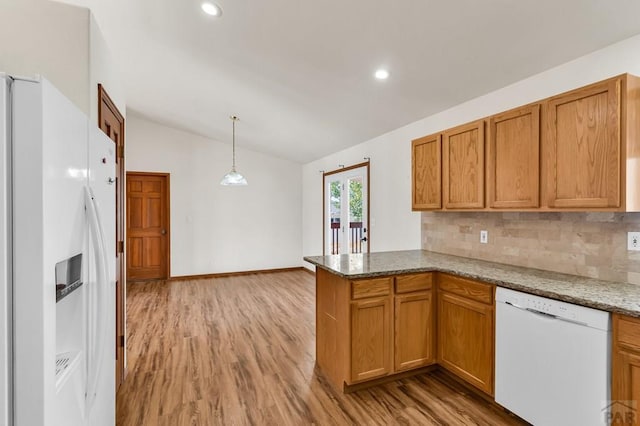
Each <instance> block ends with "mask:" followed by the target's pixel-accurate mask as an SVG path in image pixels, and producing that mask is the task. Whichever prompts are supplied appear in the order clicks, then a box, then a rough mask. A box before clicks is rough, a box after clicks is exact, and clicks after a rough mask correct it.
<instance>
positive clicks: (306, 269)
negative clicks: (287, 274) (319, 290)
mask: <svg viewBox="0 0 640 426" xmlns="http://www.w3.org/2000/svg"><path fill="white" fill-rule="evenodd" d="M302 270H303V271H304V272H306V273H307V274H310V275H313V276H314V277H315V276H316V273H315V272H313V271H312V270H311V269H308V268H305V267H304V266H303V267H302Z"/></svg>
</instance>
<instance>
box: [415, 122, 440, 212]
mask: <svg viewBox="0 0 640 426" xmlns="http://www.w3.org/2000/svg"><path fill="white" fill-rule="evenodd" d="M411 167H412V170H411V179H412V185H411V194H412V197H411V200H412V201H411V208H412V209H413V210H429V209H440V208H442V136H441V135H440V134H437V135H431V136H425V137H423V138H420V139H416V140H414V141H412V142H411Z"/></svg>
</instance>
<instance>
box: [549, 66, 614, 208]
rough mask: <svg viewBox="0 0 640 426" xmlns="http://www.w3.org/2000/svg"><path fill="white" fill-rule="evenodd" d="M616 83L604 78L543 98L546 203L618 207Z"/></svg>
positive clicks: (565, 206)
mask: <svg viewBox="0 0 640 426" xmlns="http://www.w3.org/2000/svg"><path fill="white" fill-rule="evenodd" d="M621 82H622V79H621V78H615V79H611V80H607V81H605V82H602V83H598V84H594V85H591V86H587V87H584V88H582V89H578V90H574V91H572V92H569V93H566V94H563V95H560V96H556V97H554V98H551V99H549V101H548V102H547V105H546V110H547V113H546V125H547V132H546V139H545V144H546V147H545V149H546V158H545V164H546V173H547V176H546V182H547V203H548V205H549V207H555V208H608V207H609V208H615V207H620V205H621V182H622V176H621V165H622V152H621V141H620V139H621V126H620V124H621V122H620V120H621Z"/></svg>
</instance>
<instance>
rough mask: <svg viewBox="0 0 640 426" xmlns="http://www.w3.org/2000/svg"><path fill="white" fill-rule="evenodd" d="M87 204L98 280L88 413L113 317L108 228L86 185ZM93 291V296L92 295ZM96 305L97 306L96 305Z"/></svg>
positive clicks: (93, 302)
mask: <svg viewBox="0 0 640 426" xmlns="http://www.w3.org/2000/svg"><path fill="white" fill-rule="evenodd" d="M85 196H86V205H87V212H88V213H89V214H88V218H89V228H90V231H91V239H92V241H93V248H94V253H95V256H96V270H97V271H96V272H97V273H96V283H95V286H94V288H90V291H89V294H90V297H89V309H88V311H89V324H90V327H91V329H92V333H91V334H92V336H90V337H91V338H90V339H89V341H90V342H91V343H90V347H89V348H88V360H89V362H88V372H87V415H88V413H89V412H90V411H91V407H92V406H93V403H94V401H95V397H96V392H97V385H98V377H99V375H100V370H101V368H102V362H103V358H104V357H103V355H104V346H105V339H106V338H107V336H105V329H106V326H107V321H109V318H110V312H109V311H108V309H106V303H107V300H108V298H109V292H108V290H109V283H110V280H109V270H108V268H107V264H108V261H107V250H106V244H105V239H104V231H103V229H104V228H103V227H102V222H101V220H100V210H99V208H98V205H97V201H96V199H95V197H94V196H93V191H92V190H91V188H89V187H85ZM91 295H92V296H91ZM94 308H95V309H94Z"/></svg>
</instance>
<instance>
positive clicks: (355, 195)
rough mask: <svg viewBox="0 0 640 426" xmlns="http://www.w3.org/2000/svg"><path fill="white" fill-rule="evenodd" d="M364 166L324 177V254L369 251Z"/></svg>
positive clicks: (366, 183) (366, 190)
mask: <svg viewBox="0 0 640 426" xmlns="http://www.w3.org/2000/svg"><path fill="white" fill-rule="evenodd" d="M367 176H368V174H367V168H366V167H365V166H363V167H359V168H357V169H353V170H347V171H345V172H340V173H334V174H331V175H328V176H325V181H324V185H325V200H324V208H325V214H324V217H325V223H324V225H323V226H324V228H325V229H324V235H325V244H324V246H325V254H343V253H366V252H368V251H369V250H368V241H367V240H368V238H367V231H368V229H367V226H368V224H367V220H368V216H369V214H368V208H369V206H368V204H367V202H368V194H369V193H368V189H367V185H368V182H367Z"/></svg>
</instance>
